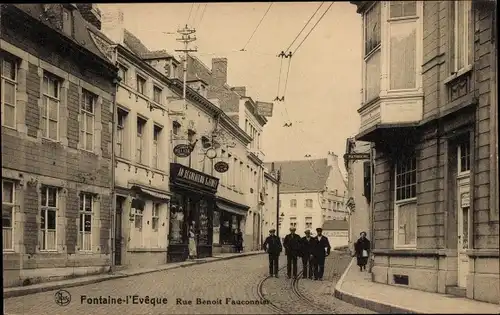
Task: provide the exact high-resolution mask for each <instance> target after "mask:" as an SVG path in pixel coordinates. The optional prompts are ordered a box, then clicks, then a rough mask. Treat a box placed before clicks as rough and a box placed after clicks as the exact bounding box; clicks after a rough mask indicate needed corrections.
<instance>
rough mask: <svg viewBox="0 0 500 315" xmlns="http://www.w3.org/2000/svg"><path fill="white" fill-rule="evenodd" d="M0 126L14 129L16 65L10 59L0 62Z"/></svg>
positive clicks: (3, 59)
mask: <svg viewBox="0 0 500 315" xmlns="http://www.w3.org/2000/svg"><path fill="white" fill-rule="evenodd" d="M0 61H1V66H2V74H1V78H2V81H1V86H0V91H1V98H2V126H7V127H10V128H16V102H17V66H18V65H17V63H16V62H15V61H14V60H12V59H7V58H5V57H4V58H2V59H1V60H0Z"/></svg>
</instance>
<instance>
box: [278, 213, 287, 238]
mask: <svg viewBox="0 0 500 315" xmlns="http://www.w3.org/2000/svg"><path fill="white" fill-rule="evenodd" d="M284 218H285V214H284V213H283V212H281V214H280V221H279V223H278V226H279V227H280V228H281V222H283V219H284ZM278 233H279V229H278ZM279 236H280V235H279V234H278V237H279Z"/></svg>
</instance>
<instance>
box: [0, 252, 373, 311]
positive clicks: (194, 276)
mask: <svg viewBox="0 0 500 315" xmlns="http://www.w3.org/2000/svg"><path fill="white" fill-rule="evenodd" d="M346 259H347V260H348V257H347V258H345V257H342V256H341V255H340V254H338V253H335V254H333V255H332V256H331V258H329V259H328V260H327V271H326V274H325V280H324V281H322V282H312V281H309V280H304V281H300V282H299V286H300V289H301V290H303V291H304V292H306V296H307V297H308V298H310V299H312V300H313V301H314V302H316V303H320V304H321V305H323V306H324V307H326V308H327V309H328V307H330V308H329V309H331V310H332V312H335V313H367V312H368V311H367V310H364V309H361V308H358V307H355V306H351V305H349V304H346V303H344V302H342V301H339V300H337V299H335V298H334V297H333V286H334V285H335V284H334V283H332V282H331V281H330V280H331V279H332V280H333V279H337V278H338V277H339V276H340V275H341V273H342V270H343V269H342V268H345V265H346V264H345V263H344V261H345V260H346ZM284 264H285V259H284V256H281V259H280V265H281V266H284ZM299 265H300V264H299ZM299 267H300V266H299ZM339 268H340V269H342V270H339ZM267 272H268V270H267V257H266V255H257V256H252V257H246V258H237V259H232V260H226V261H218V262H213V263H208V264H200V265H197V266H191V267H186V268H179V269H175V270H171V271H162V272H155V273H150V274H146V275H140V276H133V277H129V278H123V279H117V280H110V281H105V282H101V283H96V284H92V285H85V286H81V287H73V288H68V289H67V291H68V292H69V293H70V294H71V302H70V303H69V304H68V305H67V306H59V305H58V304H57V303H56V302H55V293H56V291H49V292H43V293H38V294H33V295H26V296H22V297H15V298H9V299H4V305H5V306H4V307H5V310H4V312H5V314H10V315H13V314H39V315H42V314H72V315H79V314H120V313H121V314H134V315H136V314H238V313H245V314H270V313H273V311H272V310H271V309H270V308H269V307H268V306H267V305H235V304H232V303H229V304H226V298H230V299H232V300H233V301H255V300H257V299H258V295H257V285H258V283H259V281H260V280H262V279H263V278H264V277H265V276H267ZM266 283H267V284H266V286H265V287H264V288H263V289H264V290H265V291H266V293H267V294H266V298H269V299H270V300H271V301H272V302H273V303H275V302H276V304H278V305H279V304H280V303H290V305H291V306H293V307H294V309H292V310H290V311H292V312H294V313H298V314H301V313H302V314H304V313H305V314H307V313H310V311H311V307H310V306H308V304H304V302H303V301H299V300H298V298H297V297H294V296H293V294H292V292H291V290H290V286H291V281H290V280H287V279H286V277H285V274H284V273H283V271H282V272H281V277H280V278H279V279H274V278H273V279H269V281H267V282H266ZM270 290H273V291H272V292H271V291H270ZM308 291H312V292H320V294H319V295H316V296H314V295H315V294H309V293H307V292H308ZM312 292H311V293H312ZM134 295H137V296H138V298H136V302H138V303H141V300H142V299H143V298H145V297H146V296H149V298H159V299H163V298H166V299H167V300H168V302H167V303H166V304H162V303H157V305H147V304H133V302H132V300H133V298H132V296H134ZM82 296H87V298H96V297H97V298H99V297H101V296H102V297H108V296H109V297H111V298H120V297H122V298H123V299H126V297H127V296H129V303H128V304H123V303H122V304H113V305H106V304H87V303H82V302H81V299H82ZM197 298H201V299H204V300H218V299H220V302H222V304H215V305H203V304H197V301H196V299H197ZM178 299H182V300H183V303H189V302H188V301H192V305H189V304H183V305H177V304H176V302H177V300H178ZM286 300H288V302H286ZM294 301H295V302H294ZM161 302H163V301H161ZM143 303H145V301H143Z"/></svg>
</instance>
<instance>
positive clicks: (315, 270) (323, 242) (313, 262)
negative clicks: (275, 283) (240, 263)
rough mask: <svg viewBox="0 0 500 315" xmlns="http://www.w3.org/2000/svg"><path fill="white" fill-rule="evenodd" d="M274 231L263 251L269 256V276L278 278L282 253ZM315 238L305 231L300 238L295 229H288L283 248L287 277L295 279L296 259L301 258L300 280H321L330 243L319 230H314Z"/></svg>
mask: <svg viewBox="0 0 500 315" xmlns="http://www.w3.org/2000/svg"><path fill="white" fill-rule="evenodd" d="M275 232H276V230H275V229H271V230H270V231H269V234H270V235H269V236H268V237H267V238H266V240H265V242H264V250H265V251H266V252H267V253H268V254H269V274H270V276H271V277H272V276H274V277H276V278H278V262H279V256H280V253H281V252H282V245H281V240H280V238H279V237H278V236H277V235H275ZM316 232H317V234H318V235H317V236H315V237H313V236H311V231H310V230H306V231H305V232H304V234H305V236H304V237H300V236H299V235H298V234H296V233H295V228H294V227H291V228H290V234H288V235H287V236H285V239H284V240H283V247H285V255H286V257H287V276H288V278H291V277H294V278H297V259H298V257H302V268H303V273H302V278H304V279H305V278H309V279H314V280H323V273H324V271H325V258H326V257H327V256H328V255H330V250H331V247H330V242H329V241H328V238H327V237H326V236H324V235H323V230H322V229H321V228H317V229H316Z"/></svg>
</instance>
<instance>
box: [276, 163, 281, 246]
mask: <svg viewBox="0 0 500 315" xmlns="http://www.w3.org/2000/svg"><path fill="white" fill-rule="evenodd" d="M276 179H277V180H278V185H277V187H276V194H277V197H278V198H276V235H277V236H278V237H280V184H281V166H280V169H279V170H277V171H276Z"/></svg>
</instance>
